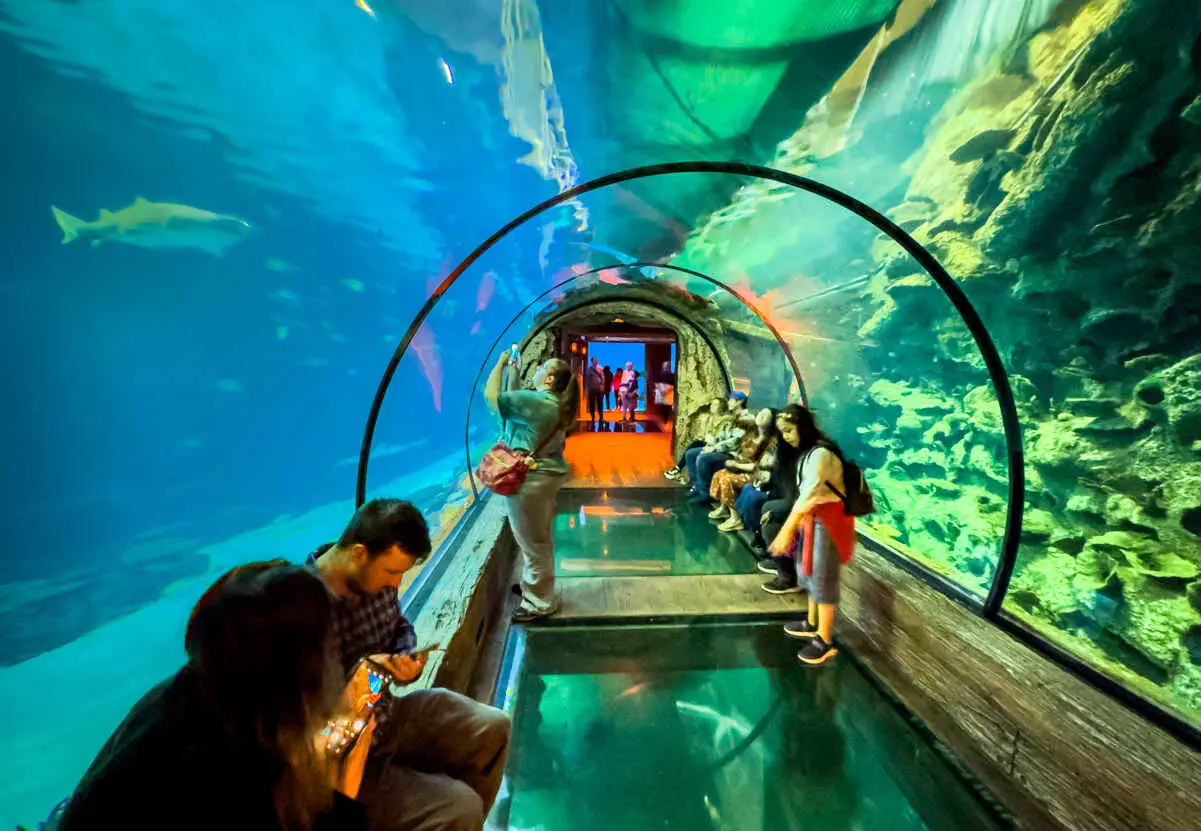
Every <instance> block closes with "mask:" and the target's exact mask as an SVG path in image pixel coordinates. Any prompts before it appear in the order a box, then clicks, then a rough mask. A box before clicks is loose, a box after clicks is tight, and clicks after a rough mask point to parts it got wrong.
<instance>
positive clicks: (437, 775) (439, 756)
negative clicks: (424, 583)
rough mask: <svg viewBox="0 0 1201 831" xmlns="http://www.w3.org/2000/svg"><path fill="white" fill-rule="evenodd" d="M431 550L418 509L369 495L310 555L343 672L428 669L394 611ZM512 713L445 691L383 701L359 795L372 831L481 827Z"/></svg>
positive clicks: (412, 675)
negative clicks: (331, 539)
mask: <svg viewBox="0 0 1201 831" xmlns="http://www.w3.org/2000/svg"><path fill="white" fill-rule="evenodd" d="M429 551H430V537H429V529H428V528H427V526H426V524H425V519H424V518H423V517H422V516H421V513H420V512H419V511H418V510H417V509H416V508H415V507H414V506H413V505H412V504H411V503H409V502H405V501H402V500H400V499H374V500H372V501H370V502H368V503H366V504H365V505H363V507H361V508H359V510H358V511H356V512H355V515H354V516H353V517H352V518H351V520H350V523H349V524H348V525H347V526H346V530H345V531H343V532H342V536H341V538H340V539H339V540H338V541H337V542H336V543H333V544H327V545H323V546H322V547H321V548H319V549H317V551H315V552H314V553H313V554H312V555H310V556H309V561H308V562H309V564H310V566H311V567H313V568H315V569H316V570H317V571H318V572H319V573H320V575H321V577H322V579H323V580H324V581H325V584H326V586H327V587H328V588H329V590H330V592H331V593H332V594H333V596H334V599H333V621H332V623H333V632H334V637H335V641H336V646H337V649H338V655H339V658H340V660H341V664H342V669H343V671H344V672H345V673H347V674H349V673H350V672H351V671H352V670H353V668H354V667H355V665H356V664H357V663H358V661H359V660H360V659H361V658H363V657H371V658H373V659H374V660H376V661H378V662H379V663H381V664H384V665H385V666H387V667H388V668H390V669H391V670H392V672H393V674H394V675H395V676H396V678H397V680H398V681H399V682H400V683H402V684H411V683H413V682H414V681H416V680H417V679H418V678H420V677H421V674H422V672H423V671H424V670H425V663H426V655H425V654H421V655H416V656H411V657H410V656H409V655H408V653H410V652H412V650H413V649H414V648H415V647H416V638H415V637H414V632H413V627H412V625H410V624H409V622H408V621H407V620H405V618H404V617H403V616H402V615H401V613H400V601H399V597H398V594H397V592H398V589H399V586H400V581H401V578H402V577H403V576H404V574H405V572H407V571H408V570H409V569H411V568H412V567H413V566H415V565H416V564H417V563H418V562H420V561H421V560H423V559H424V558H425V557H426V556H427V555H428V554H429ZM508 748H509V717H508V716H507V715H505V713H504V712H502V711H501V710H498V709H496V708H495V707H489V706H487V705H485V704H481V703H479V702H477V701H474V700H472V699H470V698H468V697H466V696H463V695H459V694H458V693H455V692H451V691H449V690H443V689H426V690H415V691H413V692H410V693H407V694H405V695H401V696H397V697H393V698H391V700H390V701H386V702H381V703H380V705H379V706H378V708H377V709H376V728H375V736H374V744H373V747H372V750H371V755H370V758H369V760H368V763H367V770H366V773H365V774H364V777H363V783H362V788H361V790H360V793H359V799H360V801H362V802H363V803H364V805H365V806H366V808H367V813H368V815H369V817H370V818H371V820H372V827H373V828H374V827H376V826H378V827H380V828H387V829H388V830H389V831H404V830H405V829H418V828H419V829H422V830H423V831H424V830H425V829H453V831H459V830H460V829H462V830H463V831H468V829H477V830H478V829H480V828H482V827H483V823H484V819H485V818H486V817H487V816H488V812H489V811H490V810H491V808H492V803H493V801H494V800H495V799H496V793H497V791H498V790H499V788H500V781H501V776H502V774H503V773H504V767H505V761H506V758H507V756H508Z"/></svg>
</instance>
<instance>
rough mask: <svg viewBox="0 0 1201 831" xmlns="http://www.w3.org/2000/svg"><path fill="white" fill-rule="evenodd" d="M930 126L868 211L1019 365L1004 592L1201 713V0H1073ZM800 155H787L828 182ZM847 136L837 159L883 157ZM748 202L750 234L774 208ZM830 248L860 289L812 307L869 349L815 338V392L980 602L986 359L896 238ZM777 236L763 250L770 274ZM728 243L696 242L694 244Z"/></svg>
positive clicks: (991, 425)
mask: <svg viewBox="0 0 1201 831" xmlns="http://www.w3.org/2000/svg"><path fill="white" fill-rule="evenodd" d="M901 46H902V47H903V44H902V45H901ZM918 103H920V102H915V106H917V105H918ZM877 126H887V125H877ZM822 129H823V127H822V125H821V124H817V125H810V126H809V127H807V128H803V129H802V131H801V133H799V134H798V136H800V137H801V139H802V141H800V142H799V144H804V135H805V134H806V130H808V133H809V135H810V136H811V137H814V136H815V137H817V138H818V139H821V140H822V141H825V142H826V143H827V144H830V143H831V142H829V141H828V139H829V136H828V134H826V133H822ZM924 131H925V132H924V137H923V140H922V141H921V143H920V147H919V148H918V149H917V151H916V152H915V153H913V154H912V155H911V156H910V157H909V158H908V159H907V160H905V161H904V163H903V164H902V165H901V170H902V171H903V174H904V175H903V177H901V181H902V185H901V186H900V187H897V188H894V189H893V190H892V191H891V192H890V193H889V194H888V195H887V196H886V197H884V198H883V199H882V200H880V201H877V202H876V203H875V206H876V207H878V208H887V209H888V213H889V214H890V216H891V217H892V218H893V219H894V221H896V222H897V223H898V224H900V225H901V226H902V227H903V228H905V229H906V230H907V231H909V232H910V233H911V234H912V235H913V236H914V237H915V238H916V239H917V240H918V241H919V242H921V243H922V244H923V245H925V246H926V247H927V248H928V249H929V250H930V251H931V252H933V253H934V254H935V255H936V256H937V257H938V259H939V261H940V262H941V263H942V264H943V265H944V266H945V267H946V269H947V271H948V272H949V273H950V274H951V275H952V276H953V277H954V278H955V279H956V280H957V281H958V282H959V283H960V284H961V286H962V287H963V289H964V290H965V292H966V293H967V294H968V296H969V298H970V299H971V300H972V302H973V304H974V305H975V307H976V308H977V309H978V310H979V312H980V314H981V316H982V317H983V318H984V321H985V323H986V326H987V328H988V330H989V332H990V334H991V336H992V338H993V339H994V340H995V342H996V343H997V345H998V347H999V348H1000V350H1001V352H1002V355H1003V358H1004V360H1005V363H1006V366H1007V368H1008V370H1009V372H1010V373H1011V384H1012V387H1013V390H1014V393H1015V396H1016V398H1017V400H1018V405H1019V410H1020V416H1021V421H1022V425H1023V430H1024V439H1025V442H1024V443H1025V448H1026V458H1027V470H1026V476H1027V482H1028V502H1027V505H1026V520H1025V523H1024V529H1023V534H1022V548H1021V553H1020V558H1019V564H1018V568H1017V570H1016V572H1015V575H1014V578H1013V582H1012V584H1011V588H1010V591H1009V594H1008V598H1007V601H1006V608H1007V610H1008V611H1009V612H1011V613H1013V614H1016V615H1018V616H1020V617H1023V618H1025V619H1026V620H1028V621H1029V622H1031V623H1032V624H1033V625H1034V626H1036V627H1037V628H1039V629H1040V630H1041V631H1043V632H1044V633H1046V634H1047V635H1048V637H1050V638H1051V639H1053V640H1056V641H1057V642H1059V643H1061V644H1063V645H1065V646H1066V647H1067V648H1068V649H1069V650H1071V651H1073V652H1075V653H1076V654H1078V655H1080V656H1082V657H1083V658H1084V659H1085V660H1087V661H1089V662H1091V663H1092V664H1094V665H1095V666H1098V667H1099V668H1101V669H1103V670H1104V671H1105V672H1107V673H1108V674H1110V675H1111V676H1113V677H1115V678H1117V679H1119V680H1120V681H1122V682H1123V683H1125V684H1126V685H1128V686H1130V687H1132V688H1134V689H1136V690H1137V691H1138V692H1139V693H1140V694H1141V695H1144V696H1146V697H1149V698H1153V699H1156V700H1158V701H1159V702H1160V703H1162V704H1164V705H1166V706H1168V707H1169V708H1172V709H1174V710H1176V711H1177V712H1178V713H1180V714H1182V715H1183V716H1184V717H1185V718H1186V719H1189V720H1192V721H1193V722H1194V723H1199V724H1201V579H1199V575H1201V291H1199V290H1198V286H1199V284H1201V265H1198V263H1201V9H1199V8H1198V7H1197V5H1196V4H1193V3H1180V2H1177V0H1091V2H1084V1H1083V0H1064V1H1063V2H1061V3H1060V4H1059V5H1058V6H1057V7H1056V8H1055V10H1054V11H1053V12H1052V14H1051V16H1050V19H1049V20H1048V21H1047V22H1046V23H1045V24H1043V25H1042V26H1041V27H1040V28H1039V29H1038V30H1037V31H1035V32H1033V33H1030V34H1028V35H1025V36H1024V37H1023V38H1022V40H1021V41H1020V42H1017V43H1015V44H1013V46H1012V48H1010V49H1008V50H1005V51H1003V52H1002V53H999V54H998V55H997V56H996V58H995V59H994V60H991V61H989V62H988V63H987V64H986V65H985V66H984V68H983V69H981V70H980V71H979V73H978V74H977V76H976V77H975V78H974V79H973V80H971V81H970V82H968V83H965V84H962V85H959V86H957V87H956V88H955V89H954V90H952V91H951V92H950V93H948V94H946V95H945V97H944V99H943V102H942V103H941V105H940V106H939V107H938V108H937V111H936V114H935V116H934V118H933V120H932V121H931V122H930V124H929V125H928V126H926V127H925V128H924ZM816 143H817V141H816V139H815V140H814V141H811V142H810V143H809V146H816ZM861 143H862V142H861ZM833 144H835V145H837V143H836V142H835V143H833ZM796 146H797V145H796V144H794V146H793V147H792V148H791V149H790V151H789V154H788V155H787V157H786V158H784V159H782V160H781V161H783V162H785V163H784V164H782V165H781V166H785V167H789V169H792V170H795V171H797V172H802V173H806V174H808V175H812V176H815V177H817V178H821V169H822V165H823V163H824V162H823V160H822V159H820V158H817V157H816V155H815V154H813V153H810V154H805V153H799V152H797V151H796ZM856 152H857V149H856V139H855V138H854V137H852V138H851V139H849V140H848V141H847V143H846V144H845V145H837V146H836V147H835V150H834V151H833V154H841V157H843V158H852V159H855V161H856V162H858V163H860V164H862V166H863V168H864V169H868V170H872V169H878V170H883V169H885V168H886V167H887V165H888V160H886V159H881V158H879V157H877V156H869V155H868V151H867V150H863V149H862V148H861V149H860V151H858V152H860V153H861V155H860V156H858V157H857V156H855V153H856ZM740 210H741V212H742V213H743V214H744V215H746V216H748V217H751V219H748V224H747V225H746V226H745V227H744V228H743V229H742V230H743V231H744V232H746V233H749V232H753V230H754V228H755V227H756V225H755V223H756V222H759V223H760V224H759V227H761V228H762V227H765V226H764V225H763V224H762V223H764V222H770V218H769V217H767V216H761V217H759V218H758V219H757V220H756V219H755V218H754V213H755V212H754V211H753V210H750V209H748V207H747V206H746V205H743V206H742V207H741V209H740ZM777 213H778V211H777ZM723 227H725V228H728V227H729V224H728V223H727V224H726V226H723ZM726 233H728V231H726ZM844 240H851V241H849V242H847V244H846V245H844V250H843V251H842V253H841V256H827V257H825V258H823V259H821V260H814V259H810V260H809V261H807V262H808V266H809V268H810V269H811V270H812V271H813V272H815V273H817V272H820V277H821V279H822V281H823V282H824V284H826V285H836V286H841V285H851V286H854V288H853V290H850V291H841V292H840V293H838V294H837V295H835V296H834V297H833V298H832V299H830V300H829V301H826V302H825V303H824V304H823V305H821V306H820V307H818V306H812V305H811V306H808V307H806V308H805V309H804V310H803V312H804V314H806V315H808V316H809V317H811V318H812V320H811V323H812V325H813V326H814V327H815V328H816V329H818V330H820V331H825V332H827V333H830V334H831V337H830V340H831V342H834V341H836V340H838V339H845V338H847V337H850V336H851V333H853V335H854V337H855V338H857V341H858V343H857V347H856V348H855V349H854V350H841V351H840V350H839V349H835V348H830V349H827V350H826V351H825V352H824V353H823V352H821V351H818V352H817V356H818V357H817V360H818V361H820V362H821V363H822V364H824V366H823V369H822V378H823V383H822V384H821V395H819V396H816V397H815V404H816V406H817V408H818V409H819V410H821V409H822V407H823V402H825V403H826V405H827V408H828V409H827V414H826V415H825V416H824V421H825V423H826V425H827V426H828V427H829V428H830V429H831V431H832V432H834V433H835V434H836V435H837V436H838V437H839V438H840V439H841V440H842V441H843V442H844V443H845V444H846V445H847V446H848V448H849V449H852V450H853V451H854V452H855V453H856V454H858V455H859V456H860V457H861V458H862V459H863V460H864V461H865V463H866V464H867V466H869V467H870V468H871V473H870V476H871V478H872V481H873V483H874V485H875V489H876V491H877V492H878V494H879V495H880V497H881V498H880V500H879V503H880V507H881V511H880V512H879V513H878V514H877V515H876V516H875V517H874V518H873V519H874V520H875V522H876V524H877V526H878V528H879V530H880V531H881V532H882V533H884V534H886V535H888V536H891V537H892V538H893V539H894V540H895V541H896V543H897V545H898V546H899V547H901V548H902V549H904V550H907V551H909V552H910V553H911V554H912V555H913V556H914V557H916V558H919V559H921V560H922V561H923V562H925V563H926V564H927V565H929V566H930V567H932V568H935V569H937V570H939V571H941V572H942V573H944V574H947V575H949V576H951V577H953V578H954V579H956V580H957V581H959V582H961V583H963V584H964V585H966V586H968V587H969V588H971V589H973V590H976V591H979V592H981V593H983V592H984V591H986V590H987V586H988V585H989V582H990V580H991V577H992V572H993V570H994V569H995V566H996V560H997V553H998V547H999V542H1000V535H1001V530H1002V528H1003V525H1004V509H1005V495H1006V482H1007V478H1008V477H1007V470H1006V463H1005V452H1004V440H1003V436H1002V433H1001V428H1000V418H999V411H998V408H997V404H996V399H995V396H994V394H993V392H992V389H991V388H990V386H989V385H988V382H987V377H986V375H985V374H984V372H983V366H982V361H981V359H980V356H979V353H978V351H977V350H976V348H975V345H974V344H973V342H972V341H971V338H970V336H969V335H968V331H967V329H966V327H965V326H964V325H963V324H962V322H961V321H960V320H959V319H958V317H957V316H956V315H955V313H954V311H953V309H952V308H951V306H950V305H949V303H947V301H946V300H945V298H944V297H943V296H942V294H941V293H940V292H939V290H938V289H937V287H936V286H935V285H934V284H933V282H932V281H931V280H930V279H929V278H928V277H927V276H926V275H925V274H924V273H922V272H921V270H920V268H918V266H917V264H916V263H915V262H914V261H912V260H911V259H910V258H909V257H908V256H907V255H904V254H903V252H901V250H900V249H899V247H898V246H896V244H895V243H892V242H891V241H889V240H886V239H883V238H877V239H875V240H874V241H873V240H868V241H867V242H863V241H862V239H861V237H850V236H845V237H844ZM790 244H793V245H795V238H792V239H790V238H789V237H788V236H778V237H776V238H774V239H771V240H768V241H761V242H760V243H759V245H758V248H757V251H756V255H755V256H756V260H757V263H758V264H759V265H760V266H761V269H760V271H761V273H762V274H765V275H767V276H766V277H764V278H763V279H764V282H765V283H767V282H770V280H771V273H772V269H771V264H772V263H773V262H776V261H779V260H780V259H781V258H785V257H789V256H792V257H794V258H795V257H796V252H795V250H790V249H789V245H790ZM743 248H744V250H745V246H744V247H743ZM734 250H738V249H737V247H731V246H729V245H727V244H725V243H724V241H723V240H722V239H721V238H720V237H719V235H716V234H714V235H706V234H704V233H702V234H700V235H698V237H696V238H694V239H693V240H690V241H689V244H688V247H687V248H686V249H685V251H684V252H683V259H684V260H685V261H687V262H689V263H690V264H692V265H695V266H697V267H706V266H714V265H717V264H719V263H720V261H721V260H722V259H723V258H728V256H729V252H730V251H734ZM781 273H782V272H780V271H779V270H777V271H776V274H777V275H779V274H781ZM776 288H777V289H780V290H784V291H787V290H789V289H788V285H787V283H782V282H778V283H777V285H776ZM797 313H798V314H800V313H802V312H801V311H798V312H797Z"/></svg>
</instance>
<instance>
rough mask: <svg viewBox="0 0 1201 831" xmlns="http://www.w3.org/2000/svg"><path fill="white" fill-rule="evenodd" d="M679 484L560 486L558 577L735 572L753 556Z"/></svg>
mask: <svg viewBox="0 0 1201 831" xmlns="http://www.w3.org/2000/svg"><path fill="white" fill-rule="evenodd" d="M707 510H708V508H707V507H705V508H702V507H699V506H697V505H694V504H692V503H690V502H689V501H688V498H687V496H686V495H685V492H684V490H683V489H682V488H653V489H652V488H643V489H622V490H614V491H607V490H602V489H586V490H585V489H572V490H563V491H560V493H559V512H558V514H557V516H556V517H555V529H554V530H555V557H556V570H557V573H558V574H561V575H562V576H564V577H595V576H622V575H627V576H628V575H660V576H662V575H669V574H741V573H745V572H748V571H753V570H754V567H755V559H754V557H753V556H752V555H751V553H750V550H749V549H748V548H747V547H746V545H744V544H743V543H742V541H741V540H740V539H739V538H738V537H737V536H736V535H732V534H723V533H721V532H719V531H718V530H717V528H716V527H715V526H714V525H713V523H712V522H710V521H709V519H708V518H707V516H706V511H707Z"/></svg>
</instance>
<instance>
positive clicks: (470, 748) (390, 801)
mask: <svg viewBox="0 0 1201 831" xmlns="http://www.w3.org/2000/svg"><path fill="white" fill-rule="evenodd" d="M508 751H509V717H508V716H507V715H505V713H504V712H502V711H501V710H498V709H496V708H495V707H489V706H488V705H486V704H480V703H479V702H478V701H473V700H472V699H470V698H467V697H466V696H463V695H459V694H458V693H454V692H451V691H450V690H441V689H435V690H417V691H415V692H411V693H409V694H408V695H405V696H402V697H400V698H397V699H396V700H394V701H393V702H392V703H391V705H390V713H389V719H388V721H387V723H386V724H385V725H384V727H383V734H382V735H381V736H380V737H379V743H378V744H377V745H376V747H374V748H373V749H372V751H371V759H370V761H369V763H368V766H367V771H366V773H365V774H364V776H363V785H362V787H361V788H360V790H359V796H358V798H359V801H360V802H362V803H363V805H364V806H365V807H366V809H367V816H368V819H369V823H368V825H369V827H370V828H371V830H372V831H480V829H482V828H483V826H484V820H485V819H486V818H487V816H488V812H489V811H491V810H492V802H493V801H494V800H495V799H496V792H497V791H498V790H499V789H500V780H501V777H502V776H503V775H504V771H505V762H506V760H507V758H508Z"/></svg>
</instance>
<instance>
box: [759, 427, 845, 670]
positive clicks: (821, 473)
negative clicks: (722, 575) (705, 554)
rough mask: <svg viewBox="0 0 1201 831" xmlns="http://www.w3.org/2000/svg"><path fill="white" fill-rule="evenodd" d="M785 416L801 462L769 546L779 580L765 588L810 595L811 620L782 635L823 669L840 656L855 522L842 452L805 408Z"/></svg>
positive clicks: (791, 626)
mask: <svg viewBox="0 0 1201 831" xmlns="http://www.w3.org/2000/svg"><path fill="white" fill-rule="evenodd" d="M787 412H788V414H789V419H787V420H786V424H785V425H782V427H781V435H782V436H784V437H785V440H786V441H787V442H788V443H789V444H792V443H793V441H795V445H794V446H795V447H796V448H797V449H798V450H800V451H801V453H802V456H801V461H800V464H799V465H798V466H797V489H796V495H795V496H794V498H793V503H792V505H791V506H790V508H789V510H788V513H787V516H786V517H785V518H784V520H783V522H782V523H781V525H780V526H779V530H777V531H776V533H775V536H774V538H772V540H771V543H770V544H769V546H768V549H769V551H770V552H771V553H772V555H773V556H775V558H776V565H777V575H776V578H775V580H773V581H771V582H770V583H768V584H766V585H765V586H764V587H763V588H764V590H765V591H769V592H772V593H773V594H787V593H789V592H797V591H807V592H808V593H809V610H808V614H807V615H806V616H805V617H803V618H801V620H800V621H799V622H797V623H790V624H788V625H787V626H785V627H784V632H785V633H786V634H787V635H789V636H790V637H793V638H797V639H799V640H808V641H809V645H808V646H807V647H805V648H804V649H802V650H801V651H800V652H799V653H797V657H798V658H799V659H800V660H802V661H803V662H805V663H807V664H821V663H825V662H826V661H828V660H830V659H831V658H833V657H834V656H835V655H837V654H838V650H837V649H835V648H834V645H833V643H834V640H833V638H834V618H835V616H836V614H837V612H838V599H839V578H840V576H841V571H842V564H843V563H845V562H846V561H848V560H849V559H850V558H851V554H852V553H853V551H854V549H855V518H854V517H853V516H851V515H849V514H848V513H847V512H846V505H845V504H844V502H843V500H842V497H841V496H840V494H843V493H845V492H846V485H845V484H844V483H843V472H842V470H843V469H842V459H843V455H842V451H841V450H840V449H839V448H838V445H837V444H835V443H834V442H833V441H831V440H830V438H829V437H828V436H826V435H825V434H824V433H822V431H821V430H820V429H819V428H818V426H817V420H816V419H815V418H814V417H813V413H812V412H810V411H809V410H808V409H807V408H805V407H802V406H799V405H795V404H794V405H790V406H789V407H788V409H787ZM793 436H795V439H794V438H793ZM798 561H799V566H800V568H799V571H800V574H799V576H798V574H797V572H798Z"/></svg>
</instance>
